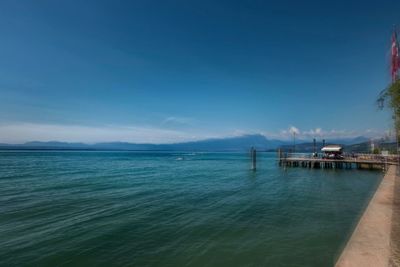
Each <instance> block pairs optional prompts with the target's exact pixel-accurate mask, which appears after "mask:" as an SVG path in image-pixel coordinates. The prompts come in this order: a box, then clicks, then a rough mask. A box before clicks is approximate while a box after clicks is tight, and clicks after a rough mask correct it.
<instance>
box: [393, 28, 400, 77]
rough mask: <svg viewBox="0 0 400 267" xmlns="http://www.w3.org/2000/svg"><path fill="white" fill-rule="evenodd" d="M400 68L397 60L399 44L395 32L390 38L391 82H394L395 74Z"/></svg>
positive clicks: (399, 59) (399, 62)
mask: <svg viewBox="0 0 400 267" xmlns="http://www.w3.org/2000/svg"><path fill="white" fill-rule="evenodd" d="M399 68H400V58H399V44H398V42H397V35H396V32H393V36H392V65H391V74H392V82H395V81H396V80H397V78H398V76H397V73H398V71H399Z"/></svg>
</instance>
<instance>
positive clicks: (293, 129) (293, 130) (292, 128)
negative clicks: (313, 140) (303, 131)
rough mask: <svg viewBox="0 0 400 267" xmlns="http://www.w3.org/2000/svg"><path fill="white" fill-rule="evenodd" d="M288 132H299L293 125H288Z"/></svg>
mask: <svg viewBox="0 0 400 267" xmlns="http://www.w3.org/2000/svg"><path fill="white" fill-rule="evenodd" d="M289 133H290V134H300V130H299V129H298V128H296V127H294V126H290V128H289Z"/></svg>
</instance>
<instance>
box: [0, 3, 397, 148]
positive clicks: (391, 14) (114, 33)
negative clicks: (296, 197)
mask: <svg viewBox="0 0 400 267" xmlns="http://www.w3.org/2000/svg"><path fill="white" fill-rule="evenodd" d="M396 23H397V24H400V1H398V0H396V1H395V0H393V1H388V0H385V1H234V0H229V1H228V0H227V1H221V0H202V1H187V0H186V1H168V0H163V1H161V0H160V1H151V0H146V1H98V0H96V1H71V0H70V1H50V0H49V1H39V0H38V1H33V0H32V1H13V0H10V1H7V0H4V1H1V2H0V34H1V42H0V99H1V100H2V101H1V105H0V142H14V143H16V142H23V141H30V140H60V141H84V142H97V141H112V140H116V141H117V140H120V141H132V142H154V143H161V142H174V141H181V140H192V139H202V138H207V137H222V136H232V135H238V134H243V133H262V134H265V135H267V136H268V137H271V138H285V137H287V134H286V130H287V129H288V128H289V127H291V126H295V127H297V128H298V129H299V131H300V135H304V136H307V134H308V133H311V134H313V131H314V132H315V131H317V133H318V134H321V135H325V136H329V137H330V136H335V135H340V136H351V135H359V134H362V135H368V134H369V135H375V134H379V133H380V132H383V131H385V130H386V129H388V128H389V127H390V125H391V121H390V116H389V115H388V112H379V111H377V108H376V106H375V103H374V102H375V99H376V96H377V94H378V93H379V91H380V90H381V89H383V88H384V87H385V86H386V85H387V84H388V82H389V80H390V75H389V67H388V64H389V60H388V59H389V48H390V35H391V31H392V27H393V24H396ZM317 128H320V129H321V130H315V129H317Z"/></svg>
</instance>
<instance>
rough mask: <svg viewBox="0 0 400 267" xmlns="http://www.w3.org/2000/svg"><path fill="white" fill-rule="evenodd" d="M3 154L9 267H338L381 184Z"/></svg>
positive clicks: (351, 174)
mask: <svg viewBox="0 0 400 267" xmlns="http://www.w3.org/2000/svg"><path fill="white" fill-rule="evenodd" d="M249 167H250V162H249V157H248V155H247V154H245V153H178V152H173V153H172V152H110V151H104V152H93V151H3V152H0V265H1V266H332V265H333V264H334V262H335V260H336V258H337V257H338V256H339V255H340V252H341V249H342V248H343V246H344V244H345V242H346V241H347V239H348V237H349V235H350V234H351V232H352V230H353V228H354V225H355V224H356V223H357V221H358V219H359V217H360V215H361V214H362V212H363V210H364V209H365V206H366V205H367V204H368V201H369V199H370V197H371V195H372V194H373V193H374V190H375V189H376V187H377V185H378V184H379V182H380V179H381V177H382V173H381V172H377V171H375V172H373V171H360V170H317V169H303V168H289V169H286V170H285V169H283V168H280V167H279V166H277V163H276V160H275V154H274V153H260V154H259V156H258V170H257V172H252V171H250V170H249Z"/></svg>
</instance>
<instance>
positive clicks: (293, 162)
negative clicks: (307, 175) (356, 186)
mask: <svg viewBox="0 0 400 267" xmlns="http://www.w3.org/2000/svg"><path fill="white" fill-rule="evenodd" d="M391 164H393V163H392V162H387V161H381V160H364V159H355V158H345V159H322V158H296V157H294V158H292V157H288V158H285V157H282V158H279V166H282V167H303V168H312V169H369V170H374V169H375V170H376V169H380V170H382V169H383V170H385V169H387V167H388V166H389V165H391Z"/></svg>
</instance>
